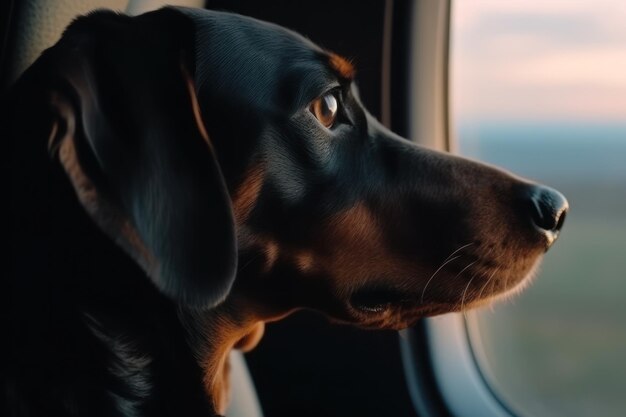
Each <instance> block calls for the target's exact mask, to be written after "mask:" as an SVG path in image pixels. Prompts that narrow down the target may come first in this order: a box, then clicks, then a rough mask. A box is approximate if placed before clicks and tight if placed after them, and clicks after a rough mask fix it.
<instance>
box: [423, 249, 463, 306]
mask: <svg viewBox="0 0 626 417" xmlns="http://www.w3.org/2000/svg"><path fill="white" fill-rule="evenodd" d="M461 256H462V255H458V256H455V257H454V258H450V257H448V259H447V260H446V261H445V262H444V263H443V264H441V266H440V267H439V268H437V270H436V271H435V273H434V274H432V276H431V277H430V278H428V281H426V285H424V288H423V289H422V297H421V298H420V303H423V302H424V294H425V293H426V288H428V284H430V282H431V281H432V280H433V278H435V275H437V273H438V272H439V271H441V270H442V269H443V267H444V266H446V265H447V264H449V263H450V262H452V261H454V260H456V259H459V258H460V257H461Z"/></svg>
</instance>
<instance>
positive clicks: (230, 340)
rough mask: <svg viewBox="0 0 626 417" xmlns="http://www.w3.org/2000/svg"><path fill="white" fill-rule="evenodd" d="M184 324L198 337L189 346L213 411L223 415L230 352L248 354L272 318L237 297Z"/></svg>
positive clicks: (199, 314)
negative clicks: (200, 369)
mask: <svg viewBox="0 0 626 417" xmlns="http://www.w3.org/2000/svg"><path fill="white" fill-rule="evenodd" d="M192 314H193V316H192V317H191V321H186V322H185V324H186V328H187V331H190V332H192V334H196V335H201V339H200V340H199V341H197V342H196V343H195V344H194V345H192V347H193V349H194V352H195V354H196V357H197V358H198V361H199V363H200V365H201V367H202V369H203V375H204V377H203V383H204V389H205V392H206V393H207V395H208V397H209V398H210V400H211V402H212V405H213V407H214V409H215V411H216V412H217V413H218V414H220V415H223V414H225V412H226V408H227V406H228V403H229V400H230V361H229V356H230V352H231V351H232V350H233V349H239V350H243V351H244V352H248V351H250V350H252V349H253V348H254V347H256V345H257V344H258V343H259V342H260V340H261V338H262V337H263V333H264V330H265V321H272V320H275V319H276V317H272V316H268V315H264V314H263V313H262V312H260V311H257V309H256V308H255V307H254V303H250V302H249V300H247V299H245V298H239V297H237V296H231V297H229V298H228V299H227V300H226V301H225V302H224V303H223V304H221V305H220V306H218V307H217V308H215V309H212V310H209V311H202V312H200V311H198V312H194V313H192Z"/></svg>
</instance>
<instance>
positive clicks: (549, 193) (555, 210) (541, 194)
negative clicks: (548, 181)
mask: <svg viewBox="0 0 626 417" xmlns="http://www.w3.org/2000/svg"><path fill="white" fill-rule="evenodd" d="M529 200H530V205H529V208H530V214H531V219H532V222H533V224H534V225H535V227H536V228H537V229H538V230H539V231H540V232H541V233H543V234H544V235H545V236H546V238H547V240H548V247H550V245H552V243H554V241H555V240H556V238H557V236H558V234H559V231H560V230H561V227H563V222H564V221H565V215H566V214H567V210H568V209H569V205H568V203H567V200H566V199H565V197H564V196H563V194H561V193H560V192H558V191H556V190H555V189H552V188H550V187H546V186H543V185H534V186H532V187H531V190H530V198H529Z"/></svg>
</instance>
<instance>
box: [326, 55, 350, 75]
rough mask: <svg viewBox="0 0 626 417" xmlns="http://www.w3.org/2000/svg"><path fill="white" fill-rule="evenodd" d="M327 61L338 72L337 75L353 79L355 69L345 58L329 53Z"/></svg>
mask: <svg viewBox="0 0 626 417" xmlns="http://www.w3.org/2000/svg"><path fill="white" fill-rule="evenodd" d="M328 62H329V63H330V66H331V67H332V68H333V69H334V70H335V71H337V72H338V73H339V75H340V76H341V77H343V78H345V79H347V80H353V79H354V76H355V75H356V69H355V68H354V66H353V65H352V64H351V63H350V61H348V60H347V59H346V58H344V57H342V56H340V55H337V54H335V53H332V52H331V53H330V55H329V59H328Z"/></svg>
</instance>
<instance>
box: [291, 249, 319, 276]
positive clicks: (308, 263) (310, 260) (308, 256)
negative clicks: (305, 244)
mask: <svg viewBox="0 0 626 417" xmlns="http://www.w3.org/2000/svg"><path fill="white" fill-rule="evenodd" d="M294 259H295V264H296V266H297V267H298V269H299V270H300V271H302V272H310V271H311V270H312V269H313V267H314V266H315V258H314V255H313V253H311V252H308V251H307V252H298V253H296V254H295V255H294Z"/></svg>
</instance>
